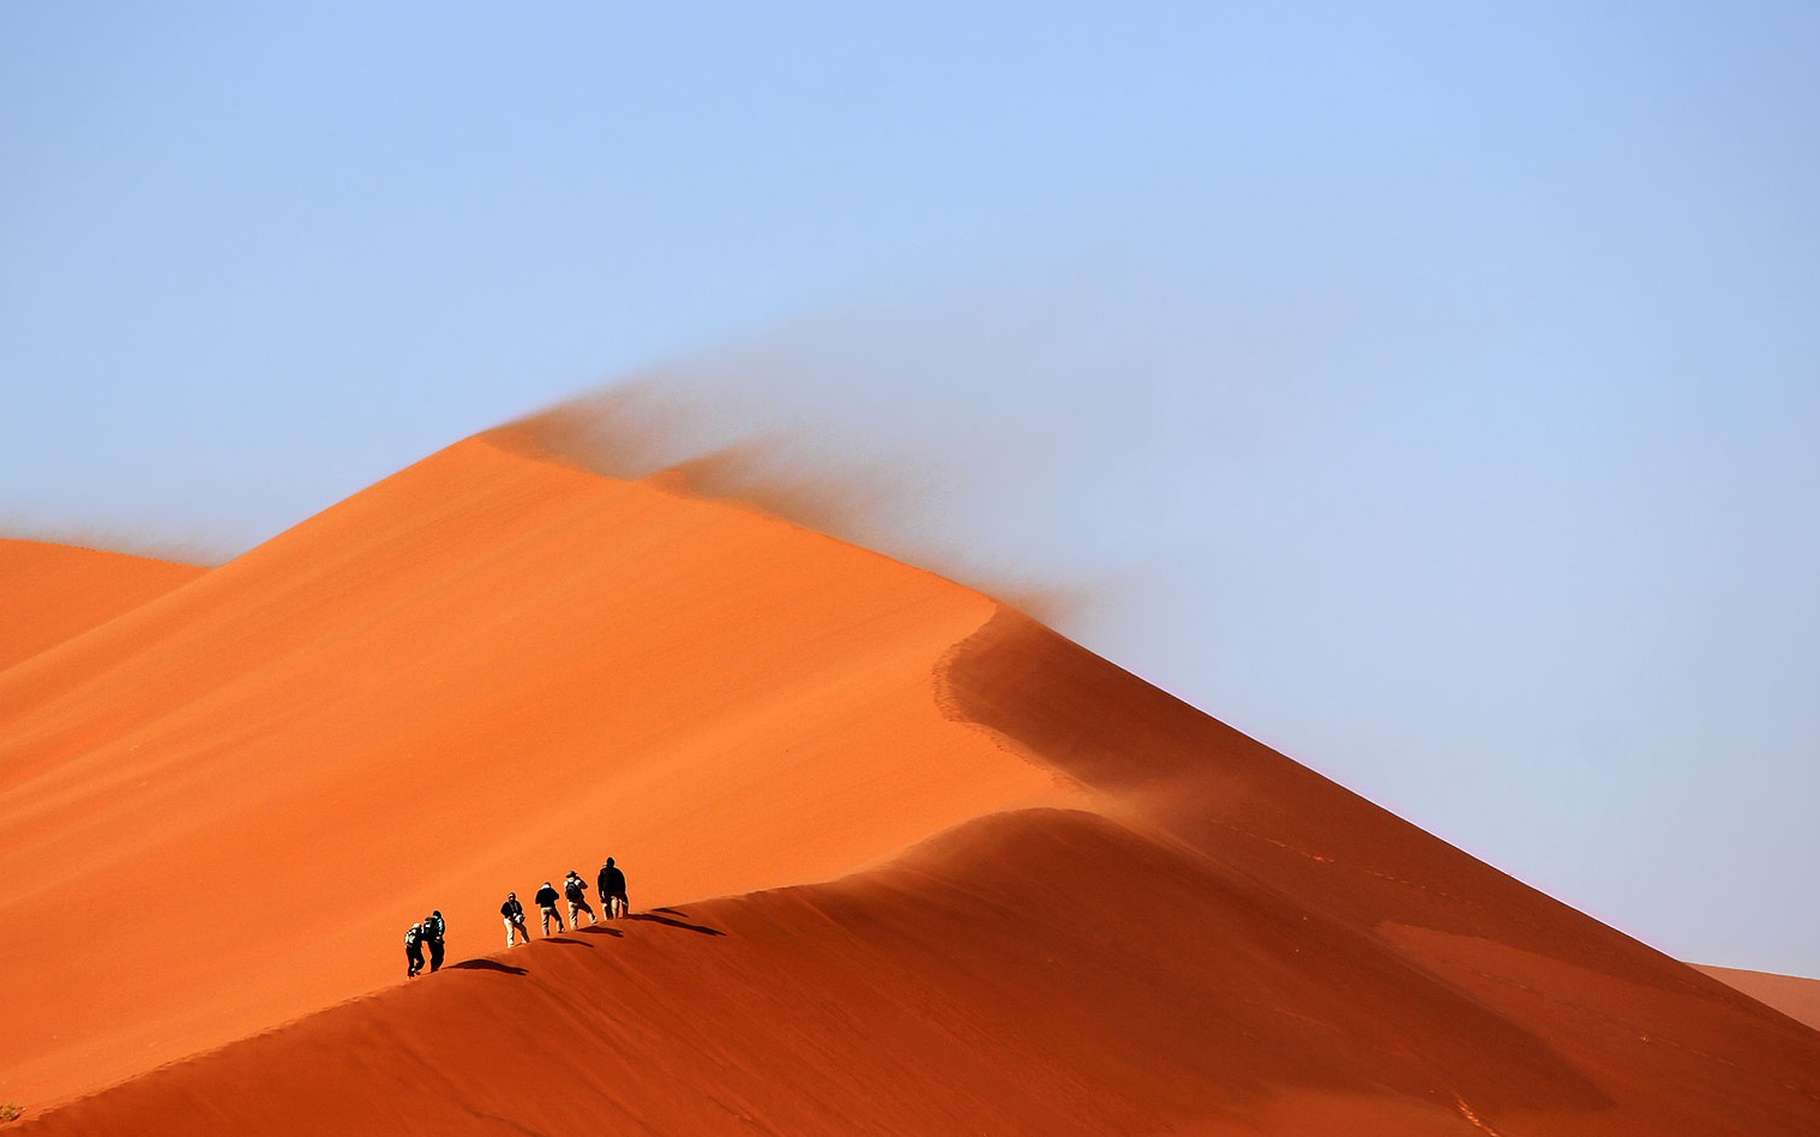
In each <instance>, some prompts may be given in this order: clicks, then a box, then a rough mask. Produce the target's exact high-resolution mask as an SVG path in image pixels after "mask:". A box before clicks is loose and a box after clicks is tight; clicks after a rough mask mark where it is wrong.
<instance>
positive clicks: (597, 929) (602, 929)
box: [575, 924, 625, 937]
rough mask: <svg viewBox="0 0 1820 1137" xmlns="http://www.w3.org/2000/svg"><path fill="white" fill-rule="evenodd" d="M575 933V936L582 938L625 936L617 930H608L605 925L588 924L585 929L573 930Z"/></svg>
mask: <svg viewBox="0 0 1820 1137" xmlns="http://www.w3.org/2000/svg"><path fill="white" fill-rule="evenodd" d="M575 932H576V934H577V935H583V936H614V937H619V936H623V935H625V933H624V932H622V931H620V930H619V929H618V928H609V927H607V926H606V925H605V924H590V925H589V926H587V927H585V928H577V929H575Z"/></svg>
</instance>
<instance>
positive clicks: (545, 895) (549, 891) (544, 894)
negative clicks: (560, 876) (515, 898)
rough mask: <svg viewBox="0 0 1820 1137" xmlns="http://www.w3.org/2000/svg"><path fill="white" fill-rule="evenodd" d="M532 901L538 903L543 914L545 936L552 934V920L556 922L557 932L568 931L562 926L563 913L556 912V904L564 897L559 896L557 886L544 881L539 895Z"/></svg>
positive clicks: (538, 891) (538, 892)
mask: <svg viewBox="0 0 1820 1137" xmlns="http://www.w3.org/2000/svg"><path fill="white" fill-rule="evenodd" d="M531 899H533V900H535V901H537V907H538V909H539V910H540V911H541V912H542V913H543V934H544V935H546V936H547V935H549V934H550V921H551V920H554V921H556V930H557V931H559V932H561V931H566V930H567V929H565V928H564V927H563V926H562V913H560V912H558V911H557V910H556V902H557V901H558V900H561V899H562V896H561V894H559V893H558V892H557V891H556V886H555V885H553V884H551V883H550V882H549V881H547V880H546V881H544V882H543V887H542V888H540V889H538V890H537V895H536V896H533V897H531Z"/></svg>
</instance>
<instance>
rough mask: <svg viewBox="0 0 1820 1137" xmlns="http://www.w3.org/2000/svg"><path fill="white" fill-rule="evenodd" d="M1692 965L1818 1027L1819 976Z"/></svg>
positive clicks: (1798, 1020)
mask: <svg viewBox="0 0 1820 1137" xmlns="http://www.w3.org/2000/svg"><path fill="white" fill-rule="evenodd" d="M1696 966H1697V967H1698V968H1699V969H1700V970H1701V971H1704V972H1706V974H1708V975H1710V976H1712V977H1713V978H1714V979H1717V980H1718V981H1719V982H1721V983H1724V984H1727V985H1728V986H1732V987H1736V988H1737V989H1738V990H1740V991H1742V992H1744V993H1745V994H1746V995H1749V996H1750V997H1751V998H1753V999H1755V1000H1757V1001H1758V1002H1760V1003H1762V1004H1764V1005H1765V1006H1770V1007H1774V1008H1776V1009H1777V1010H1778V1011H1781V1012H1782V1013H1783V1014H1785V1015H1787V1016H1788V1017H1789V1018H1791V1019H1794V1020H1795V1021H1796V1022H1803V1023H1806V1024H1807V1025H1808V1026H1811V1027H1813V1028H1814V1029H1815V1030H1820V979H1806V978H1803V977H1802V976H1799V975H1777V974H1776V973H1774V972H1771V971H1746V970H1744V969H1742V968H1737V967H1713V966H1710V965H1707V964H1696Z"/></svg>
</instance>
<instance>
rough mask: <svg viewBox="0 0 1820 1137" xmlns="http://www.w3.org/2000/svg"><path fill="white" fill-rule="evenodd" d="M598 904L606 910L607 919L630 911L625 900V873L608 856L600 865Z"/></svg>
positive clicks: (613, 918) (617, 917)
mask: <svg viewBox="0 0 1820 1137" xmlns="http://www.w3.org/2000/svg"><path fill="white" fill-rule="evenodd" d="M596 883H597V884H598V885H599V886H600V906H601V907H602V908H603V909H605V910H606V913H607V919H609V920H617V919H619V918H620V917H621V916H624V915H625V914H626V913H627V912H629V911H631V905H630V904H629V903H628V902H627V901H626V874H625V873H623V872H621V871H619V866H617V865H615V864H614V863H613V858H612V857H608V858H607V863H606V864H604V865H602V866H600V880H599V881H597V882H596Z"/></svg>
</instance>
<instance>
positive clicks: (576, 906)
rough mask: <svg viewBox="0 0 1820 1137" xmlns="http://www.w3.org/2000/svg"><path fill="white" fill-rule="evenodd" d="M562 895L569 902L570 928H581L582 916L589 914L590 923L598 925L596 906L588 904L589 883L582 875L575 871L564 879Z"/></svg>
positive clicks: (571, 870)
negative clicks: (595, 913) (595, 912)
mask: <svg viewBox="0 0 1820 1137" xmlns="http://www.w3.org/2000/svg"><path fill="white" fill-rule="evenodd" d="M562 894H563V896H564V897H565V898H566V899H567V900H568V902H569V927H571V928H579V927H581V914H582V913H583V912H586V913H587V914H588V923H590V924H598V923H600V919H599V918H598V917H596V916H595V915H594V906H593V905H591V904H589V903H588V882H587V881H585V880H583V879H581V874H580V873H578V872H576V871H575V870H574V869H570V870H569V875H568V876H566V877H564V878H563V881H562Z"/></svg>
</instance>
